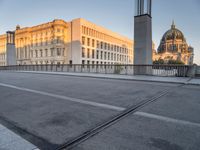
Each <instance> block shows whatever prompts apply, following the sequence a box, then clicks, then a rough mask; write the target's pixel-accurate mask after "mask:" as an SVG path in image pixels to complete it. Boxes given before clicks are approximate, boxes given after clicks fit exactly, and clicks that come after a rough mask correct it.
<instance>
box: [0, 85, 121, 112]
mask: <svg viewBox="0 0 200 150" xmlns="http://www.w3.org/2000/svg"><path fill="white" fill-rule="evenodd" d="M0 86H3V87H8V88H12V89H16V90H20V91H26V92H30V93H35V94H40V95H44V96H49V97H54V98H59V99H63V100H68V101H71V102H76V103H81V104H85V105H91V106H95V107H101V108H106V109H110V110H115V111H124V110H125V108H123V107H117V106H113V105H109V104H102V103H97V102H91V101H87V100H83V99H77V98H72V97H67V96H62V95H57V94H52V93H47V92H42V91H37V90H32V89H27V88H23V87H17V86H14V85H10V84H4V83H0Z"/></svg>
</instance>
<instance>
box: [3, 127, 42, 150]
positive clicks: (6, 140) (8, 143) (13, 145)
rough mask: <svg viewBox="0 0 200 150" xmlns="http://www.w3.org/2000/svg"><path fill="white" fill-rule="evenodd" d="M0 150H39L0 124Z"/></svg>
mask: <svg viewBox="0 0 200 150" xmlns="http://www.w3.org/2000/svg"><path fill="white" fill-rule="evenodd" d="M0 150H39V149H38V148H37V147H36V146H34V145H33V144H31V143H29V142H28V141H26V140H25V139H23V138H21V137H20V136H18V135H16V134H15V133H14V132H12V131H10V130H9V129H7V128H6V127H4V126H3V125H1V124H0Z"/></svg>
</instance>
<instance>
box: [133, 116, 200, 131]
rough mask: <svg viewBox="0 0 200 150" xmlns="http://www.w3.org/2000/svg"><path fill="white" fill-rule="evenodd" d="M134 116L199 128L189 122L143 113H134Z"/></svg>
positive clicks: (198, 125) (197, 124) (199, 125)
mask: <svg viewBox="0 0 200 150" xmlns="http://www.w3.org/2000/svg"><path fill="white" fill-rule="evenodd" d="M135 115H138V116H142V117H146V118H150V119H157V120H161V121H165V122H170V123H175V124H180V125H185V126H193V127H198V128H200V124H199V123H194V122H190V121H185V120H179V119H173V118H169V117H164V116H160V115H155V114H150V113H145V112H136V113H135Z"/></svg>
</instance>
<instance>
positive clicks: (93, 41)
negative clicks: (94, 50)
mask: <svg viewBox="0 0 200 150" xmlns="http://www.w3.org/2000/svg"><path fill="white" fill-rule="evenodd" d="M94 45H95V40H94V39H92V47H95V46H94Z"/></svg>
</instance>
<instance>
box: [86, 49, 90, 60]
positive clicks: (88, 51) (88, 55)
mask: <svg viewBox="0 0 200 150" xmlns="http://www.w3.org/2000/svg"><path fill="white" fill-rule="evenodd" d="M87 58H90V49H89V48H88V49H87Z"/></svg>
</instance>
